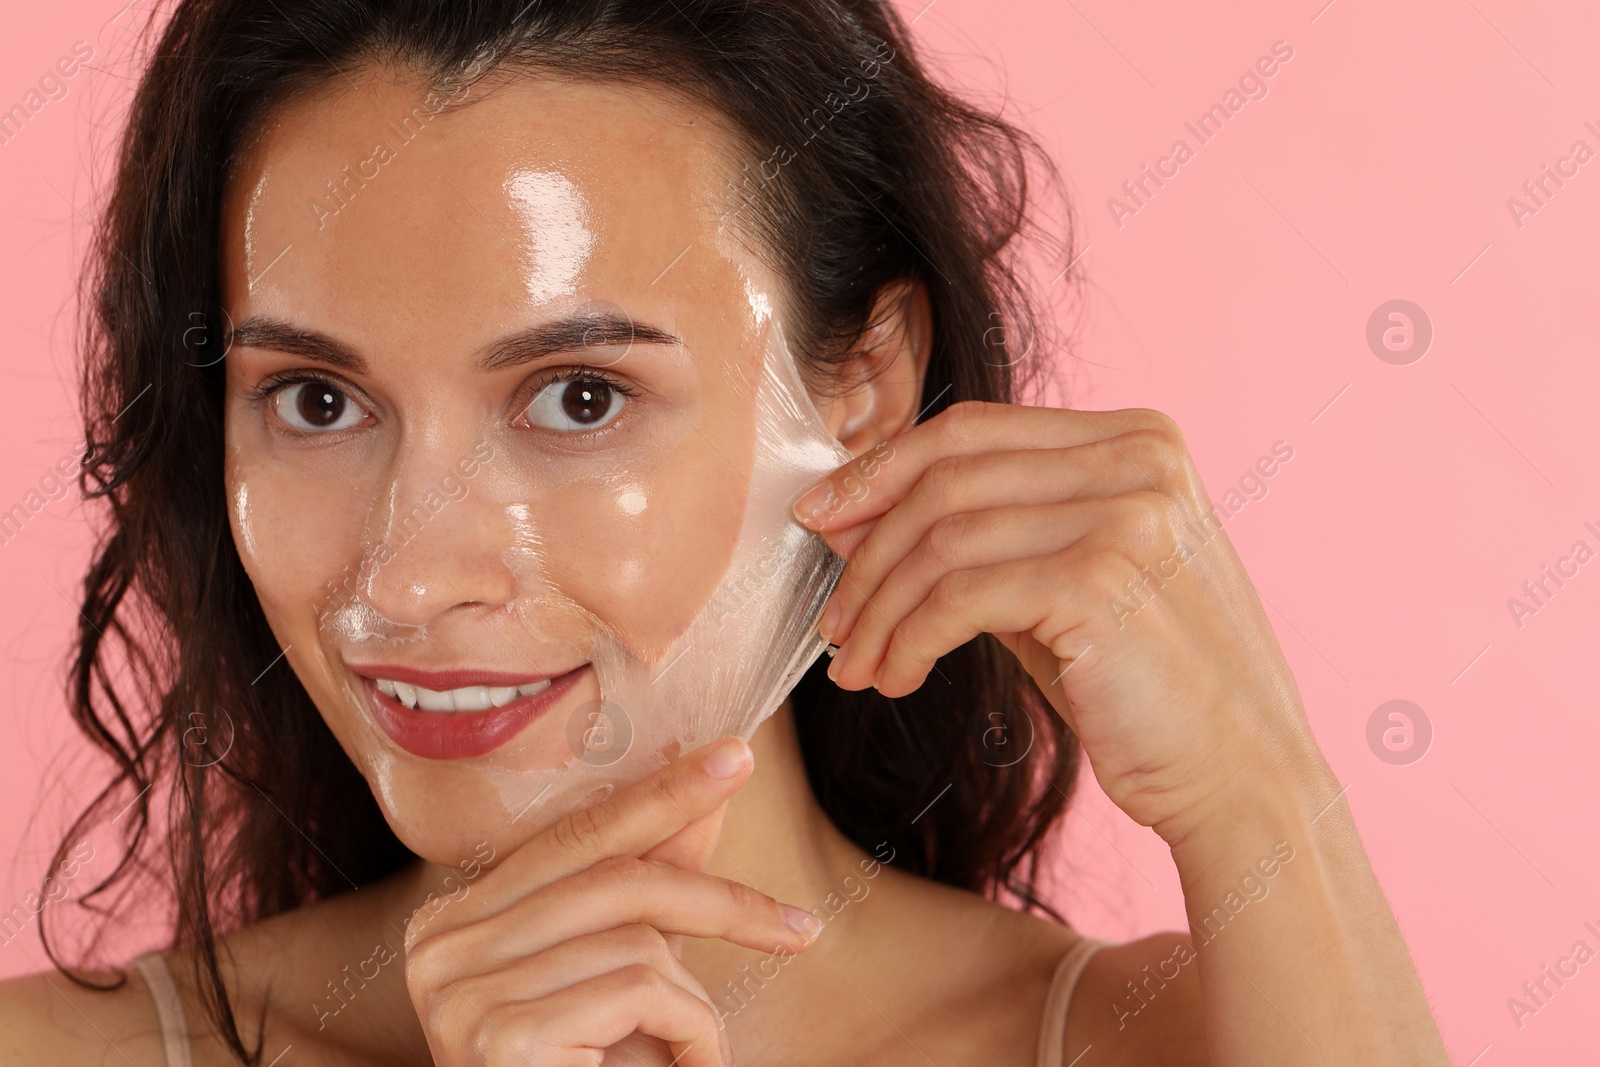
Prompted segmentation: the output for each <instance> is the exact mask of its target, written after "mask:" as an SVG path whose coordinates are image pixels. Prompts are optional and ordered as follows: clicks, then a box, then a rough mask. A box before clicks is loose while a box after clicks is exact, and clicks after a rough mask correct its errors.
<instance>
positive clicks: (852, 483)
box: [794, 401, 1182, 531]
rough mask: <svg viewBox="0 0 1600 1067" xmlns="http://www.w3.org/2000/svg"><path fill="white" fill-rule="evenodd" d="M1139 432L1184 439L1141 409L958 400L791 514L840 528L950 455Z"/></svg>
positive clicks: (849, 468)
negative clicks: (1080, 408) (1077, 408)
mask: <svg viewBox="0 0 1600 1067" xmlns="http://www.w3.org/2000/svg"><path fill="white" fill-rule="evenodd" d="M1139 430H1149V431H1150V432H1151V434H1152V435H1153V436H1160V437H1162V438H1163V439H1164V440H1170V441H1172V442H1181V440H1182V435H1181V434H1180V433H1179V432H1178V430H1177V426H1176V424H1175V423H1173V422H1172V420H1171V419H1170V418H1168V417H1167V416H1165V415H1162V414H1161V413H1160V412H1155V411H1149V410H1146V409H1144V408H1127V409H1123V410H1119V411H1071V410H1064V409H1059V408H1037V407H1025V406H1022V405H1018V404H984V403H978V402H975V401H968V402H965V403H961V404H955V405H952V406H951V407H949V408H946V409H945V410H944V411H941V412H940V413H939V414H937V415H935V416H934V417H933V418H931V419H929V420H928V421H927V422H924V423H918V424H917V425H915V426H913V427H912V428H911V429H909V430H907V431H906V432H905V433H903V434H900V435H899V436H898V437H896V438H894V440H892V441H887V442H885V443H884V444H883V445H880V446H878V447H877V448H874V449H870V450H869V451H867V452H866V453H864V454H863V455H861V456H859V457H857V458H856V459H854V460H852V461H851V462H849V463H846V464H845V465H844V466H842V467H840V468H839V469H838V470H836V471H834V472H833V473H832V474H830V475H829V476H828V477H827V478H826V479H824V480H823V481H822V482H821V483H820V484H818V485H817V486H816V487H814V488H813V489H812V490H810V491H809V492H807V493H806V494H805V495H803V496H802V497H800V499H799V500H798V501H796V503H795V507H794V512H795V515H796V516H797V517H798V518H799V519H800V521H801V522H803V523H805V525H807V526H809V527H810V528H811V529H813V530H819V531H821V530H829V531H831V530H840V529H843V528H845V527H848V526H853V525H854V524H856V523H858V522H861V521H862V520H864V519H869V518H876V517H877V516H879V515H882V514H883V513H884V512H886V511H888V510H889V509H890V508H891V507H893V506H894V505H895V504H898V503H899V502H900V501H901V500H903V499H905V496H906V494H907V493H909V492H910V491H911V488H912V487H913V486H915V485H916V483H917V481H918V480H919V479H920V478H921V477H922V475H923V472H924V471H926V470H927V469H928V468H929V467H930V466H932V465H933V464H934V463H935V462H937V461H938V460H940V459H943V458H945V457H947V456H965V455H973V454H976V453H980V452H998V451H1012V450H1017V449H1049V448H1070V447H1072V446H1075V445H1084V444H1088V443H1090V442H1092V441H1103V440H1107V439H1110V438H1112V437H1115V436H1117V435H1119V434H1124V433H1127V432H1129V431H1139ZM1152 488H1154V486H1152Z"/></svg>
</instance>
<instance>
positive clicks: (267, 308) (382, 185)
mask: <svg viewBox="0 0 1600 1067" xmlns="http://www.w3.org/2000/svg"><path fill="white" fill-rule="evenodd" d="M347 74H348V77H344V78H342V77H339V76H335V77H334V78H333V79H331V80H330V81H328V82H327V83H324V84H323V85H322V86H321V87H319V88H318V89H317V90H316V91H314V92H311V93H308V94H305V95H302V96H299V97H296V98H294V99H292V100H291V101H289V102H287V103H285V104H284V105H282V106H280V107H278V108H276V109H274V110H273V111H272V112H271V114H270V115H269V116H268V117H267V119H266V120H265V121H264V122H263V124H262V125H261V127H260V129H259V131H258V133H257V135H256V137H255V138H254V139H253V140H252V142H251V144H250V146H249V148H248V149H247V151H245V152H244V153H243V154H242V156H241V158H240V160H239V163H238V165H237V167H236V169H235V170H234V172H233V173H232V174H231V175H230V182H229V188H228V195H227V199H226V203H225V206H224V212H223V219H222V255H223V268H222V273H223V277H222V283H223V294H224V302H225V304H227V306H228V307H229V310H230V313H231V314H233V315H234V316H235V318H236V320H237V318H238V317H240V316H242V315H246V314H278V315H283V316H286V317H292V318H294V319H307V318H309V319H311V320H313V321H314V323H315V324H316V325H317V327H318V328H330V329H333V330H342V331H348V332H358V333H364V334H373V333H376V334H378V335H381V334H383V333H384V332H385V330H391V329H394V328H404V329H415V328H421V327H424V326H426V325H428V324H431V325H432V326H433V327H434V328H435V329H436V330H437V331H438V332H439V333H441V334H453V335H456V336H457V338H458V340H460V338H459V335H460V334H461V333H463V332H466V333H471V334H473V335H475V336H476V335H496V334H498V333H499V332H501V331H503V330H504V329H506V328H510V327H515V326H517V325H520V324H523V323H525V322H526V321H527V319H528V317H529V313H530V311H533V310H536V309H547V310H558V309H560V308H561V307H563V306H575V305H577V304H580V303H583V302H584V301H586V300H589V299H595V298H601V299H605V300H607V301H613V302H617V303H620V304H621V305H622V306H623V307H625V308H630V310H631V305H630V301H634V302H637V301H642V302H643V303H644V304H645V305H655V306H656V308H657V309H660V308H661V307H662V305H663V302H664V301H670V300H671V299H672V297H673V296H674V295H676V296H683V295H685V294H687V293H692V292H700V293H704V292H705V290H707V289H711V290H718V289H724V290H726V289H729V288H730V287H732V288H733V289H734V290H737V289H738V288H741V287H744V286H745V285H746V284H747V282H748V277H747V275H748V272H749V269H750V263H749V262H748V259H747V257H744V256H742V255H739V254H738V253H737V251H736V250H735V249H734V248H733V247H732V242H731V239H730V237H729V232H728V231H727V230H726V229H725V228H723V227H721V226H720V225H719V222H720V220H721V217H722V216H721V212H723V211H725V210H727V209H728V207H729V204H728V201H727V198H726V197H725V196H724V195H723V190H726V189H727V188H728V187H729V178H730V176H731V174H732V173H733V170H734V168H735V167H736V166H737V164H736V163H735V162H734V160H735V159H736V158H737V150H736V149H735V148H734V140H733V138H732V136H731V135H730V134H729V133H728V132H727V130H726V128H725V126H724V125H723V124H722V123H720V122H719V121H717V118H718V117H717V116H716V115H715V114H714V113H713V112H712V111H711V110H710V109H709V108H707V107H705V106H703V105H696V104H694V103H691V102H689V101H687V100H685V99H683V98H681V97H679V96H678V95H677V94H674V93H669V92H666V91H663V90H659V89H653V88H650V87H645V86H638V85H624V84H617V83H601V82H594V81H580V80H562V79H557V78H554V77H549V76H534V75H526V74H517V75H512V76H506V77H502V76H499V75H496V76H495V77H494V80H493V81H492V82H490V83H485V84H484V85H483V86H480V87H479V88H478V89H476V90H474V91H473V93H472V96H471V102H470V103H468V104H466V106H455V105H456V104H457V103H459V102H461V101H463V100H465V99H466V97H463V96H457V97H456V98H455V99H454V100H452V99H451V97H450V94H449V92H448V90H447V91H444V92H440V91H437V90H435V91H432V92H430V90H429V89H428V88H427V87H426V86H424V85H423V84H421V82H420V81H419V80H417V79H416V78H415V77H412V76H407V75H406V74H404V73H402V72H399V71H397V70H395V69H393V68H387V67H378V68H366V69H363V70H359V71H348V72H347ZM729 295H733V293H731V292H730V294H729ZM307 324H308V325H310V324H311V323H307Z"/></svg>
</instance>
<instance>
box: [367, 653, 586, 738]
mask: <svg viewBox="0 0 1600 1067" xmlns="http://www.w3.org/2000/svg"><path fill="white" fill-rule="evenodd" d="M587 667H588V664H584V665H582V666H580V667H577V668H575V669H573V670H570V671H567V672H566V673H565V674H560V675H554V676H552V675H546V674H510V673H506V672H496V671H480V670H469V669H459V670H447V671H425V670H418V669H416V668H411V667H402V666H399V665H398V664H395V665H390V664H372V665H363V666H360V667H352V670H355V671H356V672H357V673H358V674H359V675H360V676H361V683H362V685H361V688H362V690H363V691H364V692H365V694H366V698H367V707H368V708H369V709H370V710H371V712H372V717H373V718H374V719H375V720H377V723H378V725H379V726H380V727H381V728H382V729H383V732H384V733H386V734H388V735H389V737H390V739H391V740H393V741H394V743H395V744H397V745H399V746H400V747H401V748H403V749H405V750H406V751H407V752H409V753H411V754H412V755H414V756H421V757H422V758H424V759H441V760H442V759H467V758H470V757H472V756H481V755H484V754H485V753H487V752H492V751H493V750H494V749H496V748H499V747H500V746H501V745H503V744H505V743H506V742H507V741H510V740H511V739H512V738H513V737H515V736H516V735H517V734H518V733H520V732H521V731H522V729H523V727H525V726H527V725H528V724H529V723H531V722H533V721H534V720H535V719H538V718H539V717H541V716H542V715H543V714H544V713H545V712H546V711H548V710H549V709H550V708H551V707H552V706H553V705H554V704H555V703H556V702H557V701H558V700H560V699H561V698H562V696H564V695H565V694H566V693H567V692H568V691H569V690H570V689H571V688H572V687H573V686H574V685H575V684H577V682H578V679H579V678H580V677H581V676H582V674H583V671H584V670H585V668H587ZM378 678H384V679H387V680H389V681H394V682H404V683H407V684H409V685H417V686H422V687H423V688H425V689H432V690H434V691H435V692H440V691H444V690H448V689H459V688H462V687H464V686H475V685H482V686H491V687H508V686H521V685H532V684H533V683H535V682H541V681H545V680H548V681H549V682H550V684H549V685H548V686H546V687H545V688H544V689H543V690H541V691H540V692H538V693H534V694H532V695H530V696H519V697H517V698H516V699H514V700H512V701H511V702H510V703H508V704H505V705H503V706H501V707H497V708H489V709H488V710H486V711H424V710H422V709H421V708H420V707H417V708H411V707H407V706H406V705H405V704H404V703H402V702H401V701H400V700H399V699H397V698H396V697H393V696H390V695H388V694H387V693H384V692H381V691H379V689H378V685H377V681H376V679H378Z"/></svg>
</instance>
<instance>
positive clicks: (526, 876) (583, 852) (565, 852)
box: [439, 737, 753, 932]
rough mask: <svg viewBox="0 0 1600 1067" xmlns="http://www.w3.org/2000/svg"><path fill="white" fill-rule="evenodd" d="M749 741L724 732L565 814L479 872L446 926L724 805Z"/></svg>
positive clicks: (738, 781)
mask: <svg viewBox="0 0 1600 1067" xmlns="http://www.w3.org/2000/svg"><path fill="white" fill-rule="evenodd" d="M752 766H753V757H752V756H751V753H750V746H749V745H748V744H746V743H745V742H744V741H743V740H741V739H740V738H737V737H726V738H722V739H721V740H718V741H714V742H712V743H711V744H708V745H705V746H702V747H701V748H698V749H696V750H694V751H693V752H690V753H687V754H686V755H684V756H681V757H679V758H678V759H677V760H674V761H673V762H672V763H670V764H668V765H667V766H666V767H663V768H662V769H661V770H659V771H656V772H654V773H652V774H651V775H649V776H648V777H646V778H644V779H643V780H641V781H639V782H636V783H634V784H633V785H631V786H628V787H627V788H626V789H623V790H620V791H618V792H617V793H616V794H615V795H613V796H611V797H609V798H608V799H606V800H604V801H601V802H600V803H598V804H595V805H593V806H592V807H588V808H584V809H582V810H579V811H574V812H569V813H568V814H566V815H564V816H562V817H561V818H560V819H558V820H556V822H554V823H553V824H551V826H549V827H548V828H547V829H545V830H543V831H541V832H540V833H539V834H538V835H536V836H535V837H533V838H532V839H531V840H529V841H528V842H526V843H525V844H523V845H521V846H520V847H519V848H517V849H516V850H515V851H514V852H512V853H510V854H509V855H507V856H506V858H505V859H504V860H503V861H502V862H501V863H500V865H499V866H497V867H495V868H494V870H492V871H489V872H488V873H486V874H484V875H483V876H482V878H481V879H480V880H479V882H478V883H477V885H476V886H475V887H474V888H475V890H476V891H475V892H474V893H473V894H472V895H471V896H469V897H467V898H465V899H464V900H463V901H462V905H461V907H459V908H456V909H454V911H453V913H451V914H449V915H448V916H446V915H443V914H442V915H441V917H443V918H447V920H448V924H447V925H446V926H442V927H441V929H440V931H439V932H442V930H443V929H448V928H450V927H455V926H461V925H465V924H467V923H471V922H476V921H479V920H481V919H484V918H487V917H488V916H492V915H496V914H498V913H500V912H501V911H504V910H505V909H506V908H509V907H511V906H512V905H513V904H514V903H516V902H517V901H518V900H521V899H522V898H523V897H525V896H527V894H528V893H530V892H531V891H532V890H534V889H537V888H539V887H540V886H543V885H547V884H549V883H550V882H553V881H555V880H557V879H560V878H564V877H566V876H568V875H570V874H572V873H574V872H576V871H581V870H583V869H584V868H586V867H589V866H592V865H593V864H594V863H596V862H598V861H600V860H602V859H606V858H608V857H611V856H638V855H641V854H643V853H644V852H645V851H647V850H649V849H651V848H653V847H655V846H656V845H659V844H661V843H662V842H663V841H665V840H667V839H668V838H670V837H672V836H673V835H674V834H677V833H678V832H680V831H682V830H683V829H684V828H685V827H686V826H688V825H689V824H690V823H692V822H694V821H695V820H697V819H700V818H702V817H703V816H705V815H706V814H708V813H709V812H711V811H712V810H713V809H715V808H717V807H718V806H720V805H722V804H723V803H725V802H726V801H727V799H728V798H729V797H730V796H732V795H733V793H734V792H735V791H736V790H737V789H738V788H739V787H740V786H741V785H743V784H744V782H745V781H746V779H748V778H749V776H750V771H751V768H752Z"/></svg>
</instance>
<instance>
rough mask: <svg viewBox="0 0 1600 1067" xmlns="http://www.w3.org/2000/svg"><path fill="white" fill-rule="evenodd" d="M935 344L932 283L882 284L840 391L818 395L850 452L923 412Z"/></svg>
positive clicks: (864, 447)
mask: <svg viewBox="0 0 1600 1067" xmlns="http://www.w3.org/2000/svg"><path fill="white" fill-rule="evenodd" d="M932 348H933V311H932V307H931V305H930V304H929V303H928V290H927V287H926V286H924V285H923V284H922V282H920V281H916V280H912V279H901V280H898V281H894V282H889V283H888V284H886V285H884V286H882V287H881V288H879V290H878V292H877V295H876V296H875V297H874V299H873V308H872V316H871V318H870V319H869V320H868V326H867V330H866V332H865V334H863V336H862V338H861V340H860V341H858V342H857V344H856V346H855V347H854V348H853V349H852V351H851V357H852V358H851V359H850V361H849V362H848V363H846V364H844V365H843V366H841V367H840V368H839V372H840V373H841V374H842V375H843V376H844V382H843V386H844V387H843V388H842V389H840V390H838V391H837V393H838V395H828V396H820V397H816V398H815V400H816V403H817V410H818V412H819V413H820V414H821V415H822V420H823V422H824V423H826V424H827V427H828V432H829V433H831V434H833V436H834V437H836V438H837V439H838V440H839V442H840V443H841V444H843V445H844V446H845V448H847V449H849V450H850V454H851V455H855V456H859V455H862V454H864V453H865V452H867V451H868V450H869V449H871V448H872V447H874V446H875V445H878V444H881V443H882V442H884V441H887V440H888V439H889V438H891V437H894V436H895V435H896V434H899V433H902V432H904V431H905V430H907V429H909V428H910V426H911V424H912V422H913V421H914V420H915V419H916V417H917V415H918V413H919V412H920V410H921V402H922V382H923V379H924V377H925V376H926V374H927V371H928V353H929V352H930V351H931V350H932Z"/></svg>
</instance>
